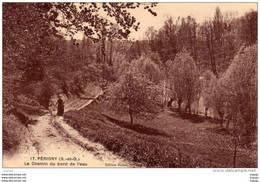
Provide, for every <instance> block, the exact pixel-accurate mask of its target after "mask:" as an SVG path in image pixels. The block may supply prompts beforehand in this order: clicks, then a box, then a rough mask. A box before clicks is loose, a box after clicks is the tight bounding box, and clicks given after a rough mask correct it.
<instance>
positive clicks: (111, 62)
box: [109, 39, 113, 66]
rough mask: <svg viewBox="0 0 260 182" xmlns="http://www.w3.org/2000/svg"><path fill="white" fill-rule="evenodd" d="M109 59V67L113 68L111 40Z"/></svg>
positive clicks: (111, 41)
mask: <svg viewBox="0 0 260 182" xmlns="http://www.w3.org/2000/svg"><path fill="white" fill-rule="evenodd" d="M110 43H111V44H110V58H109V66H113V61H112V56H113V40H112V39H111V40H110Z"/></svg>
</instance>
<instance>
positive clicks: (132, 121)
mask: <svg viewBox="0 0 260 182" xmlns="http://www.w3.org/2000/svg"><path fill="white" fill-rule="evenodd" d="M129 115H130V121H131V125H134V119H133V113H132V111H129Z"/></svg>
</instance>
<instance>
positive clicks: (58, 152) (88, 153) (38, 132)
mask: <svg viewBox="0 0 260 182" xmlns="http://www.w3.org/2000/svg"><path fill="white" fill-rule="evenodd" d="M91 102H92V100H86V99H76V100H74V101H70V102H68V103H67V105H66V107H65V111H68V110H78V109H81V108H83V107H86V106H87V105H88V104H90V103H91ZM37 120H38V122H37V123H36V124H35V125H30V126H29V127H28V131H29V132H28V136H27V137H25V139H24V141H22V143H21V145H20V148H19V149H18V151H17V152H16V153H15V154H14V155H9V156H8V155H4V156H3V166H4V167H72V166H71V165H70V164H71V163H72V162H73V163H74V164H75V165H74V167H126V166H128V167H130V166H133V165H132V164H130V163H129V162H126V161H124V160H123V159H122V158H120V157H118V156H115V155H114V154H112V153H111V152H109V151H108V150H106V149H105V147H104V146H102V145H100V144H97V143H93V142H91V141H89V140H88V139H86V138H84V137H82V136H81V135H80V134H79V133H78V132H77V131H76V130H74V129H73V128H72V127H70V126H69V125H68V124H66V123H65V122H64V121H63V118H62V117H58V116H51V115H50V114H46V115H44V116H40V117H38V118H37ZM33 158H34V159H33ZM51 162H53V163H55V166H50V163H51ZM26 164H28V165H26ZM58 164H60V165H58ZM61 164H62V165H61ZM115 165H116V166H115Z"/></svg>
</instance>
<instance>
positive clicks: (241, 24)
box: [2, 2, 258, 179]
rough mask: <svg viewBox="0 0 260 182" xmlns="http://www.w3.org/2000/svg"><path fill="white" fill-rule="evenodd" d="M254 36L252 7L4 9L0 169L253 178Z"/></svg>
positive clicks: (36, 5)
mask: <svg viewBox="0 0 260 182" xmlns="http://www.w3.org/2000/svg"><path fill="white" fill-rule="evenodd" d="M257 27H258V9H257V3H147V2H146V3H144V2H121V3H117V2H92V3H91V2H87V3H86V2H85V3H84V2H81V3H80V2H77V3H76V2H74V3H62V2H48V3H42V2H41V3H40V2H26V3H25V2H24V3H22V2H3V3H2V43H3V47H2V50H3V52H2V55H3V61H2V63H3V69H2V81H3V87H2V88H3V89H2V93H3V98H2V99H3V100H2V101H3V102H2V103H3V108H2V113H3V118H2V129H3V130H2V153H3V160H2V161H3V164H2V167H3V168H218V170H220V171H216V172H221V170H223V169H222V168H232V170H234V171H233V172H236V171H235V170H237V168H243V169H244V168H246V170H249V169H250V170H251V169H252V168H253V169H252V171H247V172H251V173H250V174H254V168H257V167H258V155H257V153H258V145H257V139H258V138H257V130H258V129H257V128H258V123H257V94H258V93H257V79H258V78H257V72H258V70H257V59H258V58H257V55H258V48H257V46H258V44H257V39H258V36H257ZM230 170H231V169H230ZM251 177H252V176H251ZM250 179H251V178H250Z"/></svg>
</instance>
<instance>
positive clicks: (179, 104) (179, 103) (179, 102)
mask: <svg viewBox="0 0 260 182" xmlns="http://www.w3.org/2000/svg"><path fill="white" fill-rule="evenodd" d="M181 103H182V101H179V100H178V109H179V113H180V114H181Z"/></svg>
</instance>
